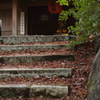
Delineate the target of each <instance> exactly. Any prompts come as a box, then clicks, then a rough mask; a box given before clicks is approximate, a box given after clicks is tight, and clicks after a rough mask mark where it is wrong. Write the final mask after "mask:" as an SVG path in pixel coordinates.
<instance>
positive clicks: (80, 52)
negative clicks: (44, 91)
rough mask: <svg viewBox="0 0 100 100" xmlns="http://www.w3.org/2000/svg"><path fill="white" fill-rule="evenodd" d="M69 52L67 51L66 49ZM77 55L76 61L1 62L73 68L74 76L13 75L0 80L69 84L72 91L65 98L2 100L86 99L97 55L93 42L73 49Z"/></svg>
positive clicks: (46, 99)
mask: <svg viewBox="0 0 100 100" xmlns="http://www.w3.org/2000/svg"><path fill="white" fill-rule="evenodd" d="M64 52H65V53H67V51H66V50H65V51H64ZM72 53H73V54H74V56H75V61H74V62H69V61H53V62H48V61H46V62H36V63H29V64H8V65H6V64H0V66H1V68H14V67H16V68H27V67H29V68H73V69H74V71H73V75H72V78H59V77H56V76H53V77H47V76H46V77H40V76H36V77H33V78H24V77H19V78H15V77H11V78H10V79H4V80H0V84H23V83H24V84H30V85H31V84H37V85H40V84H46V85H61V86H66V85H67V86H69V87H70V90H69V91H70V93H69V96H68V97H64V98H60V99H59V98H58V99H56V98H43V97H37V98H22V97H19V98H5V99H4V98H2V97H0V100H86V97H87V94H88V92H87V87H86V84H87V79H88V75H89V72H90V67H91V64H92V61H93V58H94V56H95V52H94V47H93V44H92V43H91V44H86V45H81V46H78V47H77V48H76V49H75V50H73V51H72Z"/></svg>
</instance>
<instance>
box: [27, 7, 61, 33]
mask: <svg viewBox="0 0 100 100" xmlns="http://www.w3.org/2000/svg"><path fill="white" fill-rule="evenodd" d="M58 27H59V25H58V14H51V13H50V12H49V11H48V7H47V6H41V7H29V8H28V35H53V34H55V33H56V30H57V29H58Z"/></svg>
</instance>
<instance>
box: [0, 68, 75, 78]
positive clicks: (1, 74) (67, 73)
mask: <svg viewBox="0 0 100 100" xmlns="http://www.w3.org/2000/svg"><path fill="white" fill-rule="evenodd" d="M72 72H73V69H72V68H48V69H41V68H37V69H0V79H4V78H9V77H16V76H17V77H22V76H23V77H34V76H48V77H51V76H53V75H56V76H58V77H65V78H70V77H71V76H72Z"/></svg>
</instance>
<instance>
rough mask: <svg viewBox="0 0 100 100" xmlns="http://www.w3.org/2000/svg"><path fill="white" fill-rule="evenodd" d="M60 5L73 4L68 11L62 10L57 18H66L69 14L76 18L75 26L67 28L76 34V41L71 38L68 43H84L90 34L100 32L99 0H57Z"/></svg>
mask: <svg viewBox="0 0 100 100" xmlns="http://www.w3.org/2000/svg"><path fill="white" fill-rule="evenodd" d="M57 2H58V3H60V5H66V6H69V4H70V2H71V4H72V5H74V7H73V8H70V9H69V10H68V11H62V12H61V13H60V15H59V20H67V19H68V17H69V15H72V16H73V17H74V18H75V19H76V23H75V27H74V26H70V27H68V30H69V31H71V32H72V34H75V35H78V37H77V39H76V41H75V40H72V41H71V43H70V45H75V44H80V43H84V42H85V41H86V40H88V37H89V36H91V35H94V36H95V35H98V34H99V32H100V28H99V27H100V13H99V12H100V3H99V0H58V1H57Z"/></svg>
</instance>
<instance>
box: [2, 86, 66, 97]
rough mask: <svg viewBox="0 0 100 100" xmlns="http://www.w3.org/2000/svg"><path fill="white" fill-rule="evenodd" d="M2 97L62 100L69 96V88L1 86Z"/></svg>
mask: <svg viewBox="0 0 100 100" xmlns="http://www.w3.org/2000/svg"><path fill="white" fill-rule="evenodd" d="M0 96H2V97H19V96H22V97H37V96H43V97H54V98H62V97H67V96H68V86H51V85H32V86H28V85H0Z"/></svg>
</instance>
